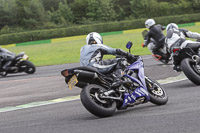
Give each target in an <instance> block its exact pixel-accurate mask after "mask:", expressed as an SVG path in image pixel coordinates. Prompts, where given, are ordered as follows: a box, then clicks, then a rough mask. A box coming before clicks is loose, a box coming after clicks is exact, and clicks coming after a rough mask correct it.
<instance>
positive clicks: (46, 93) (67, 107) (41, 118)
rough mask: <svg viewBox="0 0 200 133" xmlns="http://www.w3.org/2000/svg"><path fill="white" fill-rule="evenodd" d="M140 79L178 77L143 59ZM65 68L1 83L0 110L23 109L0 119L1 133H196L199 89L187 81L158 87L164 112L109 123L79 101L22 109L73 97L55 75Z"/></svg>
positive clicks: (132, 112) (147, 111)
mask: <svg viewBox="0 0 200 133" xmlns="http://www.w3.org/2000/svg"><path fill="white" fill-rule="evenodd" d="M144 62H145V73H146V75H148V76H149V77H151V78H152V79H155V80H159V79H165V78H167V77H174V76H177V75H179V74H180V73H176V72H174V71H173V70H172V68H171V66H170V65H162V64H161V63H159V62H155V61H154V60H152V58H151V57H150V56H145V57H144ZM74 66H78V64H77V63H75V64H65V65H58V66H44V67H38V68H37V72H36V73H35V74H33V75H27V74H23V73H22V74H15V75H8V76H7V77H4V78H0V109H6V108H9V107H17V106H20V107H22V109H18V110H13V111H4V112H1V113H0V118H1V120H0V133H94V132H95V133H121V132H123V133H130V132H131V133H147V132H148V133H189V132H190V133H191V132H192V133H199V132H200V127H199V126H200V124H199V123H200V119H199V118H200V113H199V111H200V102H199V100H200V87H199V86H196V85H194V84H193V83H191V82H190V81H189V80H183V81H179V82H174V83H169V84H163V86H164V88H165V90H166V92H167V94H168V96H169V101H168V103H167V104H166V105H164V106H156V105H154V104H152V103H147V104H142V105H137V106H135V107H133V108H129V109H128V110H122V111H117V112H116V113H115V114H114V116H112V117H109V118H103V119H102V118H98V117H96V116H94V115H92V114H90V113H89V112H88V111H87V110H86V109H85V108H84V107H83V106H82V104H81V101H80V100H79V99H77V100H72V101H68V102H58V103H56V104H49V105H48V104H47V105H44V106H38V107H30V108H23V107H24V106H25V105H27V104H29V103H38V102H41V101H49V100H53V99H58V98H63V97H70V96H77V95H79V93H80V91H81V90H80V89H79V88H74V89H72V90H69V89H68V87H67V86H66V84H65V82H64V78H63V77H62V76H61V75H60V71H61V70H63V69H65V68H71V67H74Z"/></svg>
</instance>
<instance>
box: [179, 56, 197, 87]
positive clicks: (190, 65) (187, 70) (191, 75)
mask: <svg viewBox="0 0 200 133" xmlns="http://www.w3.org/2000/svg"><path fill="white" fill-rule="evenodd" d="M181 69H182V70H183V72H184V74H185V76H186V77H187V78H188V79H189V80H190V81H192V82H193V83H194V84H196V85H200V70H198V69H197V68H196V63H195V62H194V61H193V60H192V59H190V58H185V59H183V60H182V62H181Z"/></svg>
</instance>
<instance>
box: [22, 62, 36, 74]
mask: <svg viewBox="0 0 200 133" xmlns="http://www.w3.org/2000/svg"><path fill="white" fill-rule="evenodd" d="M19 68H20V70H23V69H24V72H25V73H28V74H33V73H35V70H36V68H35V66H34V65H33V63H32V62H30V61H28V60H25V61H22V62H20V64H19Z"/></svg>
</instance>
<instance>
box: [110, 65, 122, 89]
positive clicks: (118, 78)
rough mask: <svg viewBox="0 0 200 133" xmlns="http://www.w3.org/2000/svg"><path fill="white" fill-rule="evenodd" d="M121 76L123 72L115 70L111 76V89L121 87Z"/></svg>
mask: <svg viewBox="0 0 200 133" xmlns="http://www.w3.org/2000/svg"><path fill="white" fill-rule="evenodd" d="M122 76H123V70H122V69H117V70H116V71H115V73H114V74H113V77H114V82H113V83H112V85H111V88H118V87H120V86H121V84H122V81H121V77H122Z"/></svg>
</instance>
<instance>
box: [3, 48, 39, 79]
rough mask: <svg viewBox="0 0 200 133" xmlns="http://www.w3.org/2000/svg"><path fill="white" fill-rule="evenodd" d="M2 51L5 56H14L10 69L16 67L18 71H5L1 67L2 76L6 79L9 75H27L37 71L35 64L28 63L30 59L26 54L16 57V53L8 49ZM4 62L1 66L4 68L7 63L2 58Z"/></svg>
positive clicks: (22, 53)
mask: <svg viewBox="0 0 200 133" xmlns="http://www.w3.org/2000/svg"><path fill="white" fill-rule="evenodd" d="M1 51H3V52H4V55H3V56H13V58H14V59H13V60H12V63H11V65H10V66H9V67H16V68H17V69H14V70H12V69H11V70H10V69H8V70H4V69H3V68H2V67H0V75H1V76H2V77H5V76H6V75H7V74H13V73H20V72H25V73H27V74H33V73H35V71H36V68H35V66H34V64H33V63H32V62H30V61H28V59H29V57H28V56H27V55H26V54H25V53H24V52H21V53H19V54H18V55H15V54H14V53H12V52H10V51H9V50H7V49H4V48H1ZM0 59H1V60H2V62H1V66H3V65H4V64H5V63H6V62H7V61H6V60H5V59H3V58H0Z"/></svg>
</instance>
